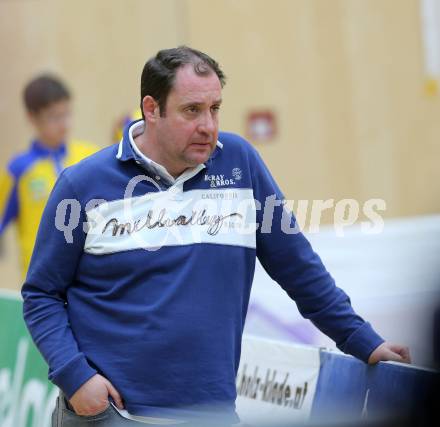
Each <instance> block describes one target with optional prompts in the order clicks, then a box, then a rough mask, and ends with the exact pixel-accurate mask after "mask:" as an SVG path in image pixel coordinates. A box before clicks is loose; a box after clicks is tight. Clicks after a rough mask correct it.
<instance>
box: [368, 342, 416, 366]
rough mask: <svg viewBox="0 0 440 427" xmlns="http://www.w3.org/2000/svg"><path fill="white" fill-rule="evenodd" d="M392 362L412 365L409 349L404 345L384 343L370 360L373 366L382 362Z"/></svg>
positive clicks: (372, 354)
mask: <svg viewBox="0 0 440 427" xmlns="http://www.w3.org/2000/svg"><path fill="white" fill-rule="evenodd" d="M386 360H392V361H394V362H401V363H411V357H410V355H409V349H408V347H404V346H402V345H397V344H390V343H388V342H384V343H382V344H381V345H380V346H379V347H377V348H376V349H375V350H374V351H373V353H371V355H370V357H369V358H368V363H369V364H370V365H373V364H374V363H377V362H380V361H386Z"/></svg>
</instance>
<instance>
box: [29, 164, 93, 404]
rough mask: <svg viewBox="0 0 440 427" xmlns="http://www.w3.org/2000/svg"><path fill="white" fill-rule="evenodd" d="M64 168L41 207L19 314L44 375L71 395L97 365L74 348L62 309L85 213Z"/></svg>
mask: <svg viewBox="0 0 440 427" xmlns="http://www.w3.org/2000/svg"><path fill="white" fill-rule="evenodd" d="M67 171H68V169H66V170H64V171H63V172H62V174H61V175H60V177H59V179H58V180H57V182H56V184H55V186H54V188H53V190H52V192H51V195H50V197H49V200H48V202H47V205H46V208H45V210H44V213H43V216H42V219H41V223H40V227H39V230H38V234H37V239H36V243H35V247H34V251H33V255H32V258H31V263H30V266H29V270H28V273H27V276H26V280H25V283H24V284H23V286H22V289H21V294H22V297H23V316H24V320H25V323H26V326H27V328H28V330H29V332H30V334H31V336H32V339H33V341H34V343H35V344H36V346H37V347H38V349H39V351H40V353H41V354H42V355H43V357H44V359H45V360H46V362H47V364H48V365H49V371H48V378H49V380H50V381H52V382H53V383H54V384H56V385H57V386H58V387H59V388H61V389H62V390H63V392H64V393H65V394H66V395H67V397H68V398H69V399H70V398H71V396H72V395H73V394H74V393H75V391H76V390H77V389H78V388H79V387H80V386H81V385H82V384H83V383H84V382H86V381H87V380H88V379H89V378H91V377H92V376H93V375H95V374H96V373H97V371H96V370H95V369H94V368H92V367H91V366H90V365H89V363H88V361H87V358H86V356H85V355H84V353H82V352H81V350H80V349H79V348H78V344H77V341H76V340H75V337H74V335H73V333H72V329H71V327H70V324H69V318H68V313H67V309H66V305H67V300H66V290H67V288H68V287H69V286H70V285H71V284H72V282H73V280H74V278H75V271H76V267H77V264H78V261H79V259H80V257H81V254H82V251H83V247H84V240H85V232H84V231H83V223H84V221H85V214H84V212H83V209H81V208H80V204H79V201H78V197H77V196H76V194H75V192H74V191H73V188H72V185H71V183H70V182H69V180H68V178H67V177H66V172H67ZM57 209H58V212H57ZM57 215H58V217H57V218H56V216H57ZM69 221H70V222H69ZM75 223H76V224H77V226H76V228H74V229H73V230H71V227H69V228H68V229H69V230H71V234H70V233H69V232H67V233H65V232H64V231H65V228H64V226H63V225H71V226H72V227H73V225H74V224H75ZM60 229H61V230H62V231H60Z"/></svg>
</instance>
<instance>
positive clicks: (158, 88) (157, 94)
mask: <svg viewBox="0 0 440 427" xmlns="http://www.w3.org/2000/svg"><path fill="white" fill-rule="evenodd" d="M187 64H192V65H193V67H194V71H195V73H196V74H198V75H199V76H208V75H209V74H211V73H215V74H216V75H217V77H218V78H219V80H220V83H221V85H222V87H223V86H224V85H225V83H226V76H225V75H224V73H223V71H222V70H221V69H220V66H219V64H218V63H217V61H215V60H214V59H212V58H211V57H210V56H208V55H207V54H206V53H203V52H200V51H199V50H196V49H192V48H190V47H188V46H179V47H177V48H173V49H163V50H160V51H159V52H157V54H156V56H154V57H153V58H150V59H149V60H148V61H147V63H146V64H145V66H144V69H143V70H142V76H141V111H142V118H143V119H144V120H145V116H144V111H143V108H142V100H143V99H144V97H145V96H147V95H150V96H151V97H153V98H154V99H155V100H156V101H157V103H158V104H159V111H160V115H161V116H165V109H166V102H167V98H168V94H169V93H170V91H171V89H172V88H173V84H174V80H175V78H176V74H177V71H178V69H179V68H181V67H183V66H185V65H187Z"/></svg>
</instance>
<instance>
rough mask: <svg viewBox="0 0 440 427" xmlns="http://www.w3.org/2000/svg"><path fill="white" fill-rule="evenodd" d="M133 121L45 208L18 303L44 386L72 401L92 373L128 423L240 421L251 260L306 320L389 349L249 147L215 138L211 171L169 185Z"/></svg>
mask: <svg viewBox="0 0 440 427" xmlns="http://www.w3.org/2000/svg"><path fill="white" fill-rule="evenodd" d="M140 124H141V123H140V122H132V123H130V124H129V125H127V126H126V128H125V131H124V137H123V140H122V141H121V143H120V144H119V145H114V146H110V147H107V148H104V149H103V150H101V151H99V152H98V153H96V154H94V155H92V156H90V157H88V158H86V159H84V160H83V161H81V162H79V163H78V164H76V165H74V166H71V167H69V168H67V169H65V170H64V171H63V173H62V174H61V175H60V177H59V179H58V181H57V183H56V185H55V187H54V189H53V191H52V193H51V196H50V198H49V201H48V203H47V206H46V208H45V211H44V214H43V217H42V220H41V224H40V228H39V231H38V236H37V240H36V244H35V249H34V253H33V256H32V260H31V264H30V268H29V271H28V274H27V277H26V281H25V283H24V284H23V287H22V296H23V299H24V306H23V313H24V319H25V322H26V324H27V327H28V329H29V331H30V333H31V336H32V338H33V340H34V342H35V344H36V345H37V347H38V349H39V350H40V352H41V353H42V355H43V357H44V358H45V360H46V361H47V363H48V365H49V374H48V375H49V379H50V380H51V381H52V382H53V383H54V384H56V385H57V386H59V387H60V388H61V389H62V390H63V391H64V393H65V394H66V395H67V397H68V398H69V399H70V397H71V396H72V395H73V394H74V393H75V392H76V391H77V390H78V388H79V387H80V386H81V385H82V384H83V383H84V382H85V381H87V380H88V379H89V378H90V377H92V376H93V375H94V374H96V373H100V374H101V375H103V376H105V377H106V378H108V379H109V380H110V381H111V383H112V384H113V385H114V386H115V387H116V389H117V390H118V391H119V392H120V393H121V395H122V398H123V400H124V404H125V408H126V409H127V411H128V412H129V413H131V414H134V415H144V416H154V415H156V416H157V415H166V416H182V414H186V411H189V412H188V413H190V412H191V411H192V410H194V409H199V410H205V409H206V410H207V411H211V410H213V411H215V410H217V409H219V408H221V409H222V410H223V409H224V410H226V411H230V412H231V413H234V408H235V398H236V386H235V377H236V373H237V369H238V365H239V360H240V348H241V337H242V332H243V326H244V322H245V317H246V311H247V308H248V301H249V294H250V290H251V285H252V280H253V275H254V267H255V261H256V257H258V259H259V260H260V262H261V264H262V265H263V267H264V268H265V270H266V271H267V272H268V274H269V275H270V276H271V277H272V279H274V280H275V281H276V282H278V283H279V285H280V286H282V288H283V289H284V290H285V291H286V293H287V295H288V296H289V297H290V298H292V299H294V300H295V302H296V304H297V306H298V308H299V310H300V312H301V314H302V315H303V316H304V317H306V318H308V319H310V320H311V321H312V322H313V324H314V325H316V326H317V327H318V328H319V329H320V330H321V331H323V332H324V333H325V334H327V335H328V336H330V337H331V338H332V339H333V340H334V341H335V342H336V344H337V346H338V348H340V349H341V350H342V351H344V352H346V353H349V354H352V355H354V356H356V357H358V358H360V359H362V360H364V361H367V359H368V357H369V355H370V354H371V352H372V351H373V350H374V349H375V348H376V347H377V346H378V345H379V344H381V343H382V342H383V339H382V338H381V337H380V336H379V335H378V334H377V333H376V332H375V331H374V330H373V329H372V327H371V326H370V324H369V323H368V322H365V321H364V320H363V319H362V318H361V317H359V316H358V315H357V314H356V313H355V312H354V311H353V309H352V307H351V304H350V299H349V297H348V296H347V295H346V294H345V293H344V292H343V291H342V290H341V289H340V288H338V287H336V286H335V283H334V280H333V278H332V277H331V275H330V274H329V273H328V272H327V270H326V269H325V267H324V265H323V264H322V262H321V260H320V258H319V256H318V255H317V254H316V253H315V252H314V251H313V249H312V248H311V246H310V244H309V242H308V240H307V239H306V238H305V237H304V235H303V234H302V233H300V232H298V230H295V229H294V226H295V218H294V217H293V215H291V214H289V212H287V210H286V209H285V208H284V207H283V203H282V200H283V199H284V196H283V194H282V193H281V191H280V189H279V188H278V186H277V184H276V183H275V181H274V179H273V178H272V176H271V174H270V172H269V171H268V169H267V168H266V166H265V165H264V163H263V161H262V159H261V158H260V156H259V155H258V153H257V151H256V150H255V149H254V148H253V147H252V146H251V145H250V144H248V143H247V142H246V141H245V140H244V139H243V138H241V137H239V136H237V135H235V134H231V133H224V132H220V134H219V138H218V139H219V142H218V143H217V147H216V149H215V151H214V152H213V154H212V155H211V157H210V159H209V160H208V161H207V162H206V163H205V164H203V165H199V167H197V168H195V169H193V170H189V171H187V172H185V173H184V174H183V175H182V176H181V177H179V178H177V179H176V180H175V182H174V183H173V182H168V183H167V182H164V181H166V180H163V179H160V177H159V176H157V175H156V174H151V173H150V172H148V171H149V170H150V169H149V168H147V167H145V166H146V165H145V164H143V162H144V160H143V159H142V158H141V157H140V156H139V153H137V152H136V150H134V149H133V145H132V131H133V129H134V128H135V127H137V126H138V125H140ZM130 138H131V141H130ZM75 225H76V226H75Z"/></svg>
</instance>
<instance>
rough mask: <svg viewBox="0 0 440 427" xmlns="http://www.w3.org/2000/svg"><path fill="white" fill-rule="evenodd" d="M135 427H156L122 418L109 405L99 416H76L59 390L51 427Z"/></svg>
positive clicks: (180, 426)
mask: <svg viewBox="0 0 440 427" xmlns="http://www.w3.org/2000/svg"><path fill="white" fill-rule="evenodd" d="M135 425H136V426H137V427H141V426H142V427H154V426H156V424H145V423H141V422H139V421H134V420H129V419H127V418H125V417H123V416H122V415H121V414H120V413H119V412H118V411H117V410H116V409H115V408H114V407H113V405H112V404H111V403H110V404H109V406H108V407H107V409H105V410H104V411H103V412H100V413H99V414H96V415H78V414H76V413H75V411H74V410H73V408H72V407H71V406H70V404H69V401H68V400H67V398H66V396H65V395H64V393H63V392H62V390H60V394H59V395H58V397H57V400H56V405H55V409H54V410H53V412H52V427H120V426H121V427H127V426H131V427H134V426H135ZM183 426H185V427H186V424H180V425H179V427H183ZM162 427H163V426H162ZM168 427H174V426H168ZM176 427H177V426H176Z"/></svg>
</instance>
